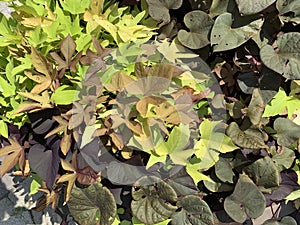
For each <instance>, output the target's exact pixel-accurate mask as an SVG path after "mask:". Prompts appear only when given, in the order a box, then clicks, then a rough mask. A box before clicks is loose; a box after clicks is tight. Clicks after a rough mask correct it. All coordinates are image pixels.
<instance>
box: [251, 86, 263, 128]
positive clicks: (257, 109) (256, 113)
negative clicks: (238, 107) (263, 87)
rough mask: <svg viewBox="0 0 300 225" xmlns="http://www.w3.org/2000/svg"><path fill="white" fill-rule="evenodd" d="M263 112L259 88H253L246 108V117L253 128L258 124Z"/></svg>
mask: <svg viewBox="0 0 300 225" xmlns="http://www.w3.org/2000/svg"><path fill="white" fill-rule="evenodd" d="M264 110H265V103H264V99H263V97H262V93H261V91H260V89H259V88H255V89H254V90H253V93H252V98H251V101H250V104H249V106H248V112H247V116H248V117H249V119H250V121H251V123H252V124H253V125H255V126H258V125H259V124H260V121H261V118H262V115H263V113H264Z"/></svg>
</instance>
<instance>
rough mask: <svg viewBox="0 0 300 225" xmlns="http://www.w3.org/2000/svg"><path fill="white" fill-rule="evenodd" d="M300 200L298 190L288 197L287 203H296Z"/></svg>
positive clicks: (299, 191) (286, 198)
mask: <svg viewBox="0 0 300 225" xmlns="http://www.w3.org/2000/svg"><path fill="white" fill-rule="evenodd" d="M299 198H300V190H296V191H293V192H291V193H290V194H289V195H288V196H286V197H285V200H286V202H287V201H294V200H296V199H299Z"/></svg>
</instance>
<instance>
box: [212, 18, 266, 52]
mask: <svg viewBox="0 0 300 225" xmlns="http://www.w3.org/2000/svg"><path fill="white" fill-rule="evenodd" d="M232 21H233V20H232V14H230V13H223V14H221V15H220V16H218V17H217V19H216V21H215V24H214V26H213V28H212V31H211V35H210V40H211V45H212V46H214V52H220V51H227V50H230V49H233V48H237V47H239V46H240V45H242V44H243V43H245V42H246V41H248V40H249V39H250V38H252V37H254V36H255V35H257V34H258V32H259V30H260V28H261V26H262V20H261V19H258V20H255V21H253V22H251V23H249V24H248V25H245V26H242V27H238V28H232V27H231V26H232Z"/></svg>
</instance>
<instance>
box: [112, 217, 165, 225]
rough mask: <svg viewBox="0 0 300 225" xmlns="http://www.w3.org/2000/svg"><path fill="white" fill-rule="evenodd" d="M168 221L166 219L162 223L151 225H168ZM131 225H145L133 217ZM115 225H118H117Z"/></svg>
mask: <svg viewBox="0 0 300 225" xmlns="http://www.w3.org/2000/svg"><path fill="white" fill-rule="evenodd" d="M170 221H171V219H167V220H164V221H162V222H159V223H156V224H153V225H168V224H169V222H170ZM132 223H133V225H145V224H144V223H143V222H141V221H139V220H138V219H137V218H136V217H135V216H133V217H132ZM117 225H119V224H117Z"/></svg>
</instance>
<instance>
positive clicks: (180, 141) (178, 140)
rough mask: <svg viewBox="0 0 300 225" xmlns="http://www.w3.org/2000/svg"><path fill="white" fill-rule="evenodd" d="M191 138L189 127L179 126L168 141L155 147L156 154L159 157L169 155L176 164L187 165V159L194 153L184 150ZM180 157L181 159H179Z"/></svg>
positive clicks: (174, 129)
mask: <svg viewBox="0 0 300 225" xmlns="http://www.w3.org/2000/svg"><path fill="white" fill-rule="evenodd" d="M189 138H190V130H189V125H179V126H176V127H174V128H173V130H172V131H171V133H170V135H169V138H168V140H167V141H166V142H165V141H162V142H161V143H160V144H159V145H158V146H155V153H156V154H158V155H159V156H163V155H169V156H170V158H171V160H172V161H173V162H174V163H175V164H179V165H185V164H186V163H187V158H188V157H190V156H191V155H192V154H193V152H194V151H189V150H184V147H185V146H186V145H187V144H188V142H189ZM179 155H180V156H181V157H179Z"/></svg>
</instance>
